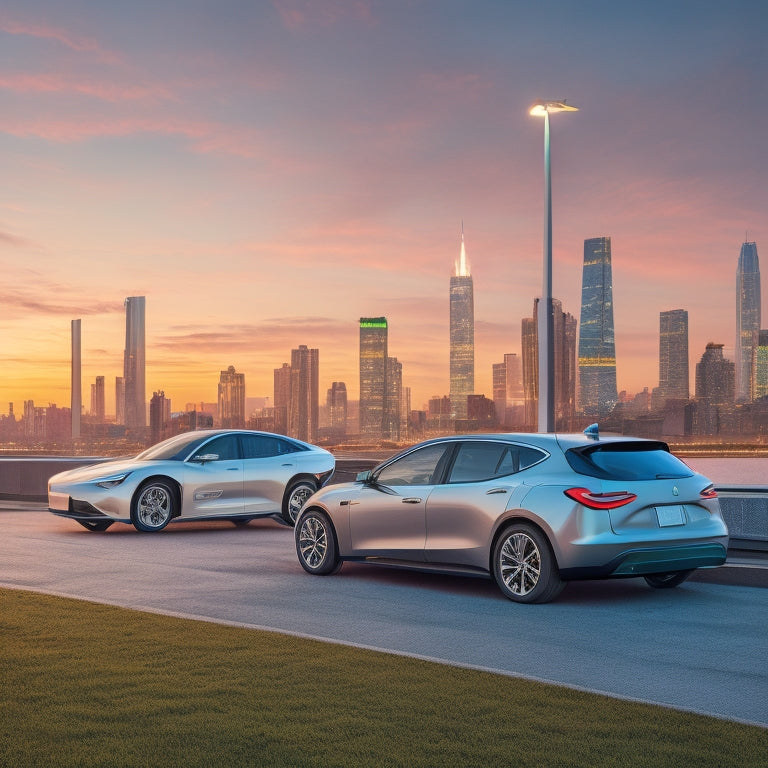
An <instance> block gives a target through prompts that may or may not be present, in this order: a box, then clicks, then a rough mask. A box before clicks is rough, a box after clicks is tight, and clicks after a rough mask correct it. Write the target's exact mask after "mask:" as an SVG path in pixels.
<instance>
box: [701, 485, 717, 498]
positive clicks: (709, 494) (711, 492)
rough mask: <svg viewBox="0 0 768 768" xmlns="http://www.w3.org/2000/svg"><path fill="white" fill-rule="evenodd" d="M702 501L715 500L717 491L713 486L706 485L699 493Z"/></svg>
mask: <svg viewBox="0 0 768 768" xmlns="http://www.w3.org/2000/svg"><path fill="white" fill-rule="evenodd" d="M699 496H701V498H702V499H716V498H717V491H716V490H715V486H714V485H708V486H707V487H706V488H705V489H704V490H703V491H701V492H700V493H699Z"/></svg>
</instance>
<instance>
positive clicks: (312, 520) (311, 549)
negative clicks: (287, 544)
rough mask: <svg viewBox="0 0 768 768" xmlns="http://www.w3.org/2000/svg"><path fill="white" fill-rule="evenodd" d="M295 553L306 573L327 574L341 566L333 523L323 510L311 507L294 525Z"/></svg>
mask: <svg viewBox="0 0 768 768" xmlns="http://www.w3.org/2000/svg"><path fill="white" fill-rule="evenodd" d="M296 554H297V555H298V556H299V562H300V563H301V567H302V568H303V569H304V570H305V571H306V572H307V573H313V574H316V575H318V576H327V575H328V574H329V573H335V572H336V571H338V570H339V568H340V567H341V560H340V559H339V553H338V549H337V546H336V536H335V534H334V532H333V525H332V524H331V521H330V520H329V519H328V516H327V515H326V514H325V513H324V512H320V511H319V510H315V509H311V510H309V511H308V512H307V513H306V514H303V515H302V516H301V517H300V518H299V521H298V523H297V525H296Z"/></svg>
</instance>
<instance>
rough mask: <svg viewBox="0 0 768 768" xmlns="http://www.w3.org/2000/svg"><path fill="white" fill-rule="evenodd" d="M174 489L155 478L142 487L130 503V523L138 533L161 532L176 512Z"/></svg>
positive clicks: (176, 503) (176, 504) (169, 484)
mask: <svg viewBox="0 0 768 768" xmlns="http://www.w3.org/2000/svg"><path fill="white" fill-rule="evenodd" d="M176 498H177V496H176V489H175V488H174V487H173V485H171V483H170V482H169V481H168V480H163V479H162V478H157V479H155V480H150V481H149V482H148V483H145V484H144V485H142V486H141V487H140V488H139V490H138V491H136V493H135V494H134V496H133V500H132V501H131V522H132V523H133V525H134V527H135V528H136V530H138V531H143V532H145V533H154V532H156V531H162V530H163V528H165V526H166V525H168V523H170V522H171V520H172V519H173V518H174V517H176V515H177V512H178V509H177V507H178V502H177V501H176Z"/></svg>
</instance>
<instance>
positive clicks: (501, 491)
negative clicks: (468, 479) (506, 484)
mask: <svg viewBox="0 0 768 768" xmlns="http://www.w3.org/2000/svg"><path fill="white" fill-rule="evenodd" d="M494 493H509V489H508V488H491V490H490V491H486V492H485V495H486V496H491V495H492V494H494Z"/></svg>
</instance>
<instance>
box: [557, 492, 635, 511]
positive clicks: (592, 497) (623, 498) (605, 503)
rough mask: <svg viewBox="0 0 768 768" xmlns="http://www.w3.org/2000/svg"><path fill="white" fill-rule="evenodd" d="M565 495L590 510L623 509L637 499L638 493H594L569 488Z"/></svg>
mask: <svg viewBox="0 0 768 768" xmlns="http://www.w3.org/2000/svg"><path fill="white" fill-rule="evenodd" d="M564 493H565V495H566V496H568V497H569V498H571V499H573V500H574V501H578V502H579V504H583V505H584V506H585V507H589V508H590V509H616V507H623V506H624V505H625V504H629V503H630V502H631V501H634V500H635V499H636V498H637V494H636V493H630V492H629V491H613V492H611V493H593V492H592V491H590V490H589V488H569V489H568V490H567V491H564Z"/></svg>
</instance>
